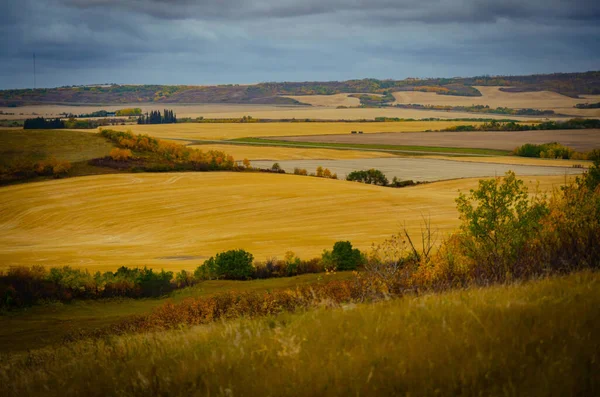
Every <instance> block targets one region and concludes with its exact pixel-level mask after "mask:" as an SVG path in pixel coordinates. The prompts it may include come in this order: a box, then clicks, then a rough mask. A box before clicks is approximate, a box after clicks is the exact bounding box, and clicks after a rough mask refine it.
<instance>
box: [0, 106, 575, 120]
mask: <svg viewBox="0 0 600 397" xmlns="http://www.w3.org/2000/svg"><path fill="white" fill-rule="evenodd" d="M128 107H139V108H141V109H142V111H143V112H149V111H151V110H161V111H162V110H163V109H164V108H167V109H172V110H173V111H174V112H175V113H176V114H177V117H179V118H182V117H191V118H196V117H205V118H241V117H243V116H248V115H250V116H252V117H254V118H261V119H293V118H296V119H315V120H363V119H364V120H374V119H375V118H376V117H398V118H413V119H424V118H430V117H431V118H440V119H455V118H486V119H506V118H507V116H505V115H501V114H473V113H467V112H447V111H437V110H412V109H398V108H349V109H336V108H335V107H317V106H281V105H277V106H275V105H236V104H218V105H217V104H188V105H185V104H171V103H160V104H154V103H152V104H143V103H142V104H140V103H138V104H119V105H101V104H100V105H96V106H89V105H81V106H75V105H29V106H22V107H17V108H9V107H0V111H2V112H3V113H5V114H1V115H0V119H10V120H15V119H24V118H29V117H39V116H44V117H58V116H59V114H60V113H73V114H84V113H91V112H94V111H97V110H102V109H104V110H110V111H114V110H118V109H123V108H128ZM573 110H576V109H573ZM6 113H14V114H12V115H11V114H6ZM509 118H510V119H513V120H523V121H531V120H535V119H536V118H531V117H523V116H510V117H509ZM565 119H567V118H565Z"/></svg>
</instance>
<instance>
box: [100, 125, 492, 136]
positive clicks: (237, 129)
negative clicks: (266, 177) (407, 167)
mask: <svg viewBox="0 0 600 397" xmlns="http://www.w3.org/2000/svg"><path fill="white" fill-rule="evenodd" d="M465 124H469V125H479V124H481V123H480V122H472V121H469V122H465V121H406V122H379V123H376V122H371V123H354V122H348V123H319V122H314V123H183V124H155V125H137V124H136V125H118V126H111V127H110V128H111V129H114V130H119V131H127V130H131V131H132V132H133V133H135V134H148V135H150V136H153V137H157V138H167V139H174V138H177V139H184V140H186V139H187V140H226V139H237V138H256V137H282V136H314V135H323V134H335V135H338V134H339V135H344V134H347V135H350V133H351V132H352V131H363V132H364V133H365V134H371V133H376V132H418V131H426V130H441V129H444V128H448V127H452V126H457V125H465Z"/></svg>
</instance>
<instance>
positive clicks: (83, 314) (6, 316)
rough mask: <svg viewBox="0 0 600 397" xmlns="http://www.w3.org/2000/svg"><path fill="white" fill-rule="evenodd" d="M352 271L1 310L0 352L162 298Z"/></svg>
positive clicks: (45, 342)
mask: <svg viewBox="0 0 600 397" xmlns="http://www.w3.org/2000/svg"><path fill="white" fill-rule="evenodd" d="M351 277H352V274H351V273H350V272H339V273H336V274H331V273H330V274H326V275H325V274H323V275H322V274H304V275H300V276H296V277H281V278H271V279H266V280H252V281H233V280H208V281H204V282H202V283H201V284H199V285H195V286H193V287H188V288H184V289H180V290H177V291H174V292H172V293H171V294H170V295H168V296H164V297H161V298H146V299H128V298H120V299H116V298H115V299H104V300H96V301H95V300H81V301H74V302H70V303H68V304H63V303H49V304H45V305H40V306H33V307H30V308H27V310H23V311H16V312H8V313H0V320H1V321H2V324H3V327H0V357H1V356H2V355H3V354H6V353H13V352H19V351H26V350H30V349H39V348H42V347H46V346H50V345H56V344H60V343H63V342H64V340H65V338H67V337H68V336H69V335H73V334H78V333H81V332H92V331H94V330H97V329H100V328H104V327H108V326H111V325H113V324H116V323H118V322H120V321H122V320H123V319H126V318H128V317H130V316H136V315H143V314H147V313H150V312H151V311H152V310H154V309H156V308H158V307H159V306H162V305H164V304H166V303H179V302H182V301H183V300H185V299H189V298H202V297H208V296H213V295H215V294H219V293H223V292H227V291H235V292H237V293H246V292H268V291H276V290H283V289H289V288H295V287H297V286H301V285H307V284H309V285H319V284H323V283H326V282H329V281H332V280H347V279H349V278H351Z"/></svg>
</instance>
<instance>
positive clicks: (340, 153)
mask: <svg viewBox="0 0 600 397" xmlns="http://www.w3.org/2000/svg"><path fill="white" fill-rule="evenodd" d="M189 147H192V148H194V149H199V150H204V151H207V150H220V151H223V152H225V153H227V154H229V155H231V156H233V158H235V159H236V160H243V159H245V158H247V159H248V160H306V159H314V160H318V159H331V160H341V159H364V158H380V157H394V155H393V154H390V153H385V152H375V151H360V150H335V149H310V148H294V147H291V148H287V147H272V146H257V145H237V144H236V145H232V144H226V145H213V144H206V145H189Z"/></svg>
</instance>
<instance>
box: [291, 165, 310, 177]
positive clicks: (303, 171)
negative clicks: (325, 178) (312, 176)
mask: <svg viewBox="0 0 600 397" xmlns="http://www.w3.org/2000/svg"><path fill="white" fill-rule="evenodd" d="M294 175H304V176H307V175H308V171H306V169H304V168H297V167H296V168H294Z"/></svg>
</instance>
